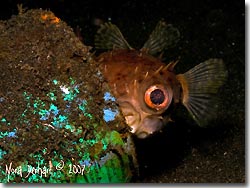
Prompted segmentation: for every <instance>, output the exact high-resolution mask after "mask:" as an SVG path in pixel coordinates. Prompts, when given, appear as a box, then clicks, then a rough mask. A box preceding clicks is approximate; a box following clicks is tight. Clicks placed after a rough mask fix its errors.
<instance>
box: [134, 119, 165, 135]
mask: <svg viewBox="0 0 250 188" xmlns="http://www.w3.org/2000/svg"><path fill="white" fill-rule="evenodd" d="M163 124H164V123H163V118H162V117H161V116H149V117H146V118H144V119H143V121H142V123H141V125H140V126H139V128H138V129H137V130H136V132H135V134H136V136H137V137H138V138H140V139H143V138H146V137H148V136H150V135H153V134H154V133H156V132H158V131H160V130H161V129H162V127H163Z"/></svg>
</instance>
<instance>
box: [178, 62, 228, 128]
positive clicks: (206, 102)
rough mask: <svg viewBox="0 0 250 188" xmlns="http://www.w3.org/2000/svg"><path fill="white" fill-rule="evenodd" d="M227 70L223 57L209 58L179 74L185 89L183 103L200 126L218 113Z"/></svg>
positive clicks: (204, 124)
mask: <svg viewBox="0 0 250 188" xmlns="http://www.w3.org/2000/svg"><path fill="white" fill-rule="evenodd" d="M226 77H227V72H226V70H225V67H224V64H223V61H222V60H221V59H209V60H207V61H205V62H203V63H200V64H199V65H197V66H195V67H194V68H192V69H190V70H189V71H187V72H186V73H184V74H179V75H177V79H178V80H179V82H180V83H181V86H182V90H183V98H182V103H183V105H184V106H185V107H186V108H187V109H188V111H189V112H190V114H191V115H192V117H193V119H194V120H195V121H196V122H197V123H198V125H200V126H206V125H207V122H208V121H209V120H210V119H212V118H213V117H214V116H215V115H216V107H218V106H216V104H217V102H218V99H217V96H216V94H217V92H218V89H219V88H220V86H221V85H222V84H223V83H224V82H225V80H226Z"/></svg>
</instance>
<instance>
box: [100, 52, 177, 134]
mask: <svg viewBox="0 0 250 188" xmlns="http://www.w3.org/2000/svg"><path fill="white" fill-rule="evenodd" d="M100 59H101V62H100V63H101V65H102V67H103V68H102V72H103V74H104V77H105V78H106V79H107V82H108V83H109V85H110V87H111V91H113V94H114V96H115V97H116V99H117V103H118V105H119V107H120V109H121V112H122V114H123V116H124V118H125V120H126V123H127V125H128V126H129V127H130V128H131V132H132V133H134V134H135V135H136V136H137V137H139V138H146V137H147V136H149V135H152V134H153V133H155V132H157V131H159V130H161V128H162V127H163V125H164V124H165V123H166V117H167V115H168V114H167V113H166V112H167V111H169V110H168V109H169V107H170V106H171V104H172V102H173V96H174V88H175V85H176V84H175V83H174V82H173V81H174V80H175V79H174V78H175V75H174V73H172V72H170V71H169V69H168V67H169V66H166V65H165V64H164V63H162V62H161V61H160V60H158V59H157V58H154V57H152V56H149V55H147V54H141V53H140V52H137V51H135V50H131V51H123V50H119V51H113V52H112V54H111V53H106V54H104V55H102V56H101V58H100Z"/></svg>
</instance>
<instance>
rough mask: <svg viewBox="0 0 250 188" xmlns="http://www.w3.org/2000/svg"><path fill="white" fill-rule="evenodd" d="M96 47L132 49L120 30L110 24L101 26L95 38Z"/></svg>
mask: <svg viewBox="0 0 250 188" xmlns="http://www.w3.org/2000/svg"><path fill="white" fill-rule="evenodd" d="M95 47H96V48H97V49H106V50H113V49H132V48H131V46H130V45H129V44H128V42H127V41H126V40H125V38H124V37H123V35H122V33H121V31H120V30H119V28H118V27H117V26H116V25H114V24H112V23H110V22H107V23H104V24H102V25H101V27H100V28H99V30H98V31H97V33H96V36H95Z"/></svg>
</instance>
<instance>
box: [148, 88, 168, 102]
mask: <svg viewBox="0 0 250 188" xmlns="http://www.w3.org/2000/svg"><path fill="white" fill-rule="evenodd" d="M150 100H151V102H152V103H153V104H155V105H159V104H162V103H163V102H164V100H165V95H164V93H163V91H162V90H161V89H155V90H154V91H152V92H151V93H150Z"/></svg>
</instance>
